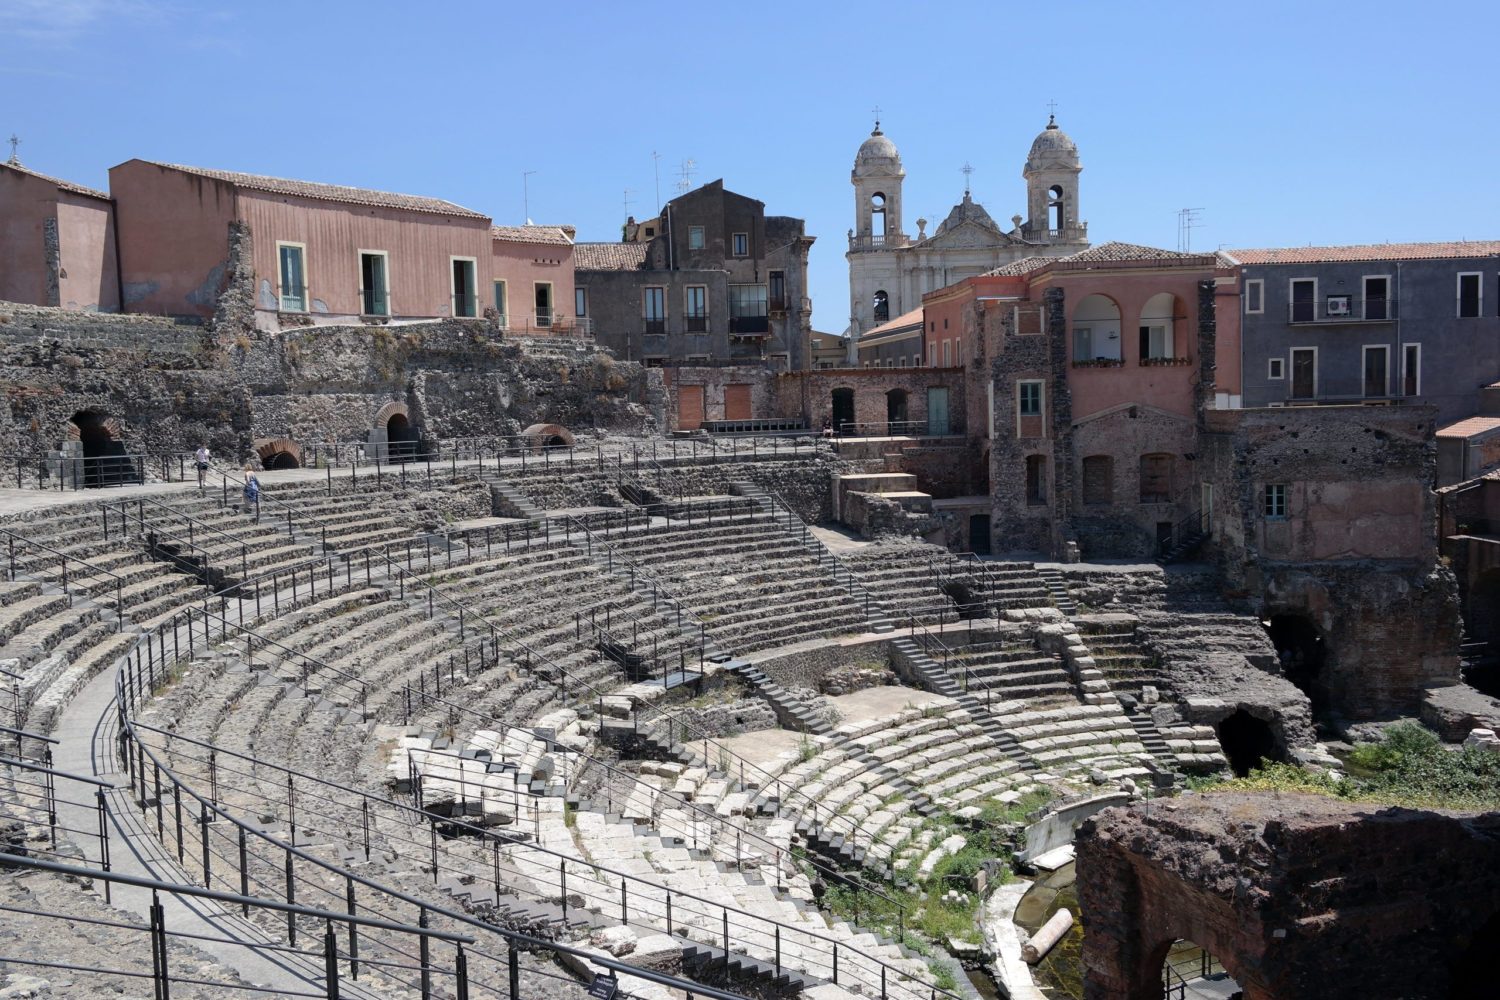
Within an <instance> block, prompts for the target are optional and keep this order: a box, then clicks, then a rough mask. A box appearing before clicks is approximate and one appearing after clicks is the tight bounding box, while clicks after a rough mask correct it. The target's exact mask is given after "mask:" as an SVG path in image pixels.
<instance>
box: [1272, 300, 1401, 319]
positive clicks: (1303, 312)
mask: <svg viewBox="0 0 1500 1000" xmlns="http://www.w3.org/2000/svg"><path fill="white" fill-rule="evenodd" d="M1286 309H1287V322H1289V323H1297V324H1303V323H1328V324H1332V325H1337V324H1341V323H1389V322H1392V321H1393V320H1395V319H1396V318H1397V317H1398V315H1399V313H1398V312H1397V309H1396V300H1395V299H1392V298H1374V297H1370V298H1365V297H1361V296H1358V295H1324V296H1322V298H1321V300H1314V301H1310V302H1309V301H1305V300H1304V301H1299V302H1288V303H1287V307H1286Z"/></svg>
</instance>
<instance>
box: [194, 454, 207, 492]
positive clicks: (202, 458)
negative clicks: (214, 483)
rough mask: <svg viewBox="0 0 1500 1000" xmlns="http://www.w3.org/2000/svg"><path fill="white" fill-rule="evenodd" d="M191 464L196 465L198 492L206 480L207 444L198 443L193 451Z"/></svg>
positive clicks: (201, 490)
mask: <svg viewBox="0 0 1500 1000" xmlns="http://www.w3.org/2000/svg"><path fill="white" fill-rule="evenodd" d="M193 464H194V465H196V466H197V467H198V492H199V493H202V492H203V484H204V483H205V482H206V481H207V480H208V445H206V444H200V445H199V446H198V450H197V451H195V452H193Z"/></svg>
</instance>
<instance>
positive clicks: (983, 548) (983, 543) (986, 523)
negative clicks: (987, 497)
mask: <svg viewBox="0 0 1500 1000" xmlns="http://www.w3.org/2000/svg"><path fill="white" fill-rule="evenodd" d="M969 551H970V552H973V553H974V554H975V555H981V556H987V555H989V554H990V516H989V515H988V514H970V515H969Z"/></svg>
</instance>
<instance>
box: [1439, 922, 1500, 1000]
mask: <svg viewBox="0 0 1500 1000" xmlns="http://www.w3.org/2000/svg"><path fill="white" fill-rule="evenodd" d="M1463 943H1464V944H1465V947H1464V950H1463V951H1461V952H1459V954H1458V956H1457V957H1456V958H1455V959H1454V960H1453V964H1452V965H1451V966H1450V972H1451V975H1452V979H1451V980H1450V982H1449V986H1448V1000H1484V998H1485V997H1493V996H1494V995H1495V955H1496V954H1497V953H1500V913H1495V914H1492V915H1491V916H1490V918H1489V919H1488V920H1486V921H1485V922H1484V923H1482V924H1480V925H1479V926H1478V927H1477V928H1475V930H1474V933H1473V934H1471V935H1469V936H1468V940H1467V941H1466V942H1463Z"/></svg>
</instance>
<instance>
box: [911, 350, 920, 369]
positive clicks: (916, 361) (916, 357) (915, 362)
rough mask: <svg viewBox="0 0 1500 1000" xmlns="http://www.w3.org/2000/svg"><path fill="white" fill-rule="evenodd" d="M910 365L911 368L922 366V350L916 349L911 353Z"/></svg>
mask: <svg viewBox="0 0 1500 1000" xmlns="http://www.w3.org/2000/svg"><path fill="white" fill-rule="evenodd" d="M911 366H912V367H913V368H921V367H922V352H921V351H918V352H917V353H916V354H913V355H912V356H911Z"/></svg>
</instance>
